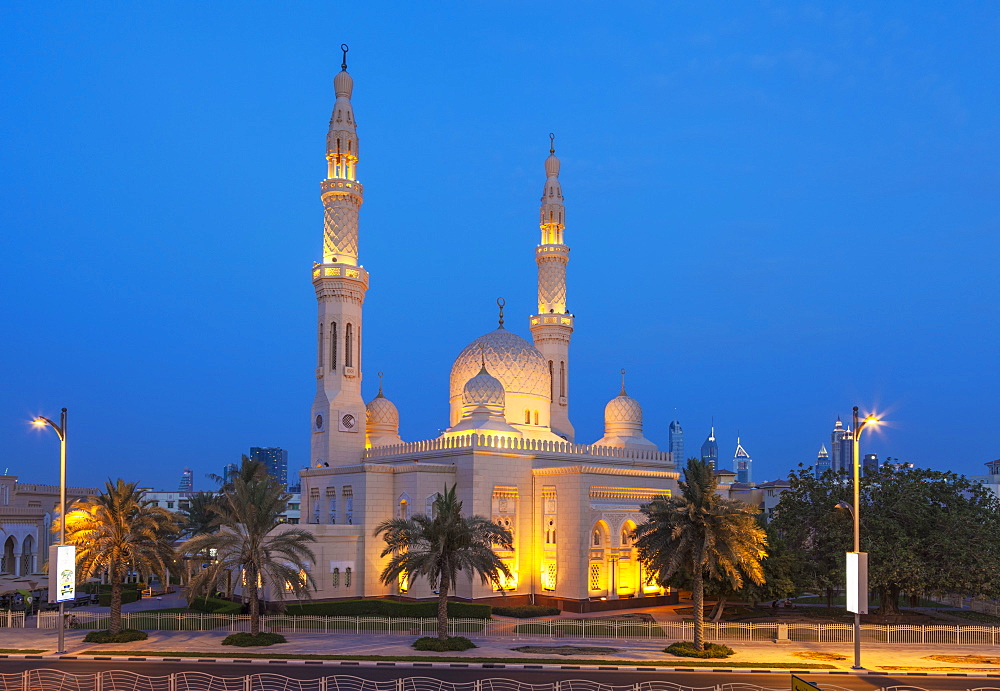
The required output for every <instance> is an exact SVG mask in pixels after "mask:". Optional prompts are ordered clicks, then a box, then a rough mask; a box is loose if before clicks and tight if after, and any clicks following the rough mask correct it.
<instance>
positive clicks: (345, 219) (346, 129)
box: [311, 45, 368, 468]
mask: <svg viewBox="0 0 1000 691" xmlns="http://www.w3.org/2000/svg"><path fill="white" fill-rule="evenodd" d="M341 50H343V52H344V61H343V64H341V66H340V67H341V72H340V73H339V74H338V75H337V76H336V77H335V78H334V80H333V85H334V88H335V90H336V92H337V102H336V103H335V104H334V106H333V115H331V116H330V129H329V131H328V132H327V135H326V162H327V174H326V179H325V180H323V182H322V183H321V184H320V189H321V194H320V197H321V199H322V200H323V263H322V264H314V265H313V272H312V277H313V286H314V287H315V288H316V300H317V302H318V303H319V321H318V327H319V337H318V338H317V344H318V351H319V352H318V357H317V364H316V399H315V400H314V401H313V412H312V430H313V438H312V463H311V466H312V467H313V468H315V467H317V466H321V467H322V466H323V465H324V464H329V465H331V466H333V465H349V464H351V463H358V462H360V461H361V455H362V453H363V452H364V448H365V404H364V400H363V399H362V398H361V306H362V305H363V304H364V301H365V292H366V291H367V290H368V272H367V271H365V270H364V268H363V267H361V266H359V265H358V210H359V209H360V208H361V202H362V201H363V198H364V190H363V188H362V186H361V183H359V182H358V181H357V166H358V135H357V132H356V128H355V121H354V111H353V109H352V107H351V92H352V91H353V89H354V80H353V79H351V75H350V74H348V73H347V46H346V45H342V46H341Z"/></svg>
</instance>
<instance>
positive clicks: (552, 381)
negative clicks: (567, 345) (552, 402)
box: [549, 360, 556, 398]
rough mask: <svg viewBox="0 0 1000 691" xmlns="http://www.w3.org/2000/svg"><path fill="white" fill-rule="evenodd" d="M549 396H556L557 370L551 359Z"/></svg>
mask: <svg viewBox="0 0 1000 691" xmlns="http://www.w3.org/2000/svg"><path fill="white" fill-rule="evenodd" d="M549 396H550V397H551V398H555V397H556V377H555V371H554V370H553V369H552V360H549Z"/></svg>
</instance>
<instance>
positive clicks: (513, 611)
mask: <svg viewBox="0 0 1000 691" xmlns="http://www.w3.org/2000/svg"><path fill="white" fill-rule="evenodd" d="M560 611H561V610H560V609H559V608H558V607H542V606H541V605H521V606H520V607H494V608H493V614H497V615H500V616H501V617H517V618H518V619H530V618H531V617H546V616H552V615H556V614H559V612H560Z"/></svg>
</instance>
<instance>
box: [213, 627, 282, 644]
mask: <svg viewBox="0 0 1000 691" xmlns="http://www.w3.org/2000/svg"><path fill="white" fill-rule="evenodd" d="M287 642H288V640H287V639H286V638H285V637H284V636H282V635H281V634H280V633H267V632H266V631H261V632H260V633H258V634H257V635H256V636H255V635H253V634H252V633H231V634H229V635H228V636H226V637H225V638H224V639H222V645H238V646H239V647H241V648H250V647H252V646H265V645H274V644H275V643H287Z"/></svg>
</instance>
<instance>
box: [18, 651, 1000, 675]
mask: <svg viewBox="0 0 1000 691" xmlns="http://www.w3.org/2000/svg"><path fill="white" fill-rule="evenodd" d="M0 660H66V661H86V662H94V661H97V662H110V661H112V660H121V661H122V662H205V663H210V664H227V663H231V664H232V663H234V664H249V665H310V666H312V665H322V666H324V667H341V668H345V667H346V668H352V667H400V668H416V669H512V670H520V671H524V670H542V671H563V672H565V671H581V672H582V671H591V672H696V673H697V672H701V673H709V672H711V673H713V674H734V673H735V674H798V675H802V674H826V675H841V676H851V675H853V676H878V677H982V678H993V679H1000V670H998V671H997V673H996V674H991V673H989V672H878V671H874V670H860V671H855V670H838V669H802V670H796V669H759V668H747V667H724V668H721V669H712V668H709V667H651V666H648V665H643V666H641V667H634V666H628V665H624V666H623V665H607V666H604V665H532V664H523V665H522V664H509V663H502V662H390V661H383V662H379V661H375V660H306V659H280V660H276V659H266V658H245V657H236V658H231V657H222V658H213V657H127V656H125V655H0Z"/></svg>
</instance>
